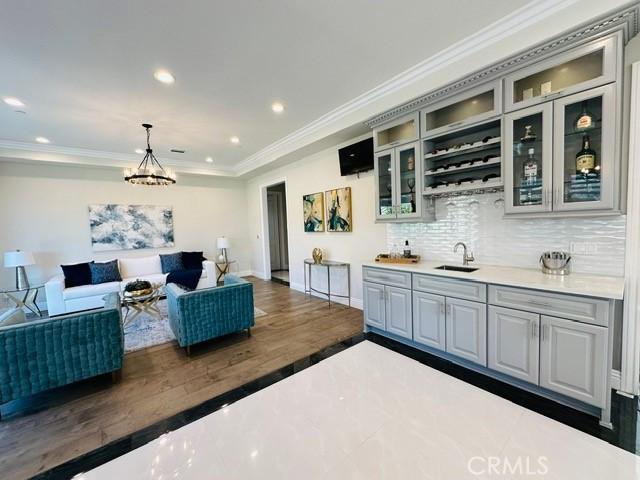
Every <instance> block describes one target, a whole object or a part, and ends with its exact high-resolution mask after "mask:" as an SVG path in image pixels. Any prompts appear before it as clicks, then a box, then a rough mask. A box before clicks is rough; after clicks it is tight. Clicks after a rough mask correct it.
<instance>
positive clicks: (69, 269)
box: [60, 262, 91, 288]
mask: <svg viewBox="0 0 640 480" xmlns="http://www.w3.org/2000/svg"><path fill="white" fill-rule="evenodd" d="M60 267H61V268H62V272H63V273H64V286H65V288H71V287H79V286H80V285H91V267H89V262H85V263H76V264H74V265H60Z"/></svg>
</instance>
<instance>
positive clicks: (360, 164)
mask: <svg viewBox="0 0 640 480" xmlns="http://www.w3.org/2000/svg"><path fill="white" fill-rule="evenodd" d="M338 157H339V158H340V175H342V176H343V177H344V176H346V175H353V174H355V173H360V172H366V171H367V170H373V138H367V139H366V140H362V141H361V142H358V143H354V144H352V145H349V146H347V147H344V148H341V149H340V150H338Z"/></svg>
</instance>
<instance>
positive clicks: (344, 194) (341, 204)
mask: <svg viewBox="0 0 640 480" xmlns="http://www.w3.org/2000/svg"><path fill="white" fill-rule="evenodd" d="M325 202H326V204H327V231H328V232H351V231H352V227H353V224H352V220H351V187H344V188H336V189H335V190H328V191H327V192H325Z"/></svg>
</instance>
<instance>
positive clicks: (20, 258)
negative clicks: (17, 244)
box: [4, 250, 36, 290]
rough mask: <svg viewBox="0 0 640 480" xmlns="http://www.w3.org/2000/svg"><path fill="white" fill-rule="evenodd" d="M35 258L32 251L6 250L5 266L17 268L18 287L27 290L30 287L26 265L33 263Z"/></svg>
mask: <svg viewBox="0 0 640 480" xmlns="http://www.w3.org/2000/svg"><path fill="white" fill-rule="evenodd" d="M34 263H36V262H35V260H34V259H33V254H32V253H31V252H23V251H21V250H15V251H12V252H4V266H5V267H6V268H13V267H15V269H16V289H17V290H26V289H28V288H29V281H28V280H27V273H26V272H25V271H24V267H25V266H26V265H33V264H34Z"/></svg>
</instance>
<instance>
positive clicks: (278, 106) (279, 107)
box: [271, 102, 284, 113]
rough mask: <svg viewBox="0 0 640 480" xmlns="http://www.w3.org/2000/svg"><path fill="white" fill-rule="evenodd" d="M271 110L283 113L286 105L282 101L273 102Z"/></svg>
mask: <svg viewBox="0 0 640 480" xmlns="http://www.w3.org/2000/svg"><path fill="white" fill-rule="evenodd" d="M271 110H273V111H274V112H275V113H282V112H284V105H283V104H281V103H280V102H273V103H272V104H271Z"/></svg>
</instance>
